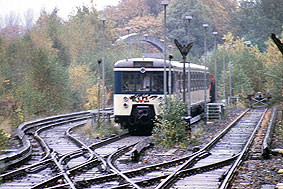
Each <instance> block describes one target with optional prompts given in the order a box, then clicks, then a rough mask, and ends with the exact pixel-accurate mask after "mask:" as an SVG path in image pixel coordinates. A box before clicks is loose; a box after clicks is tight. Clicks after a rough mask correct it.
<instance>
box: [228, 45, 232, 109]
mask: <svg viewBox="0 0 283 189" xmlns="http://www.w3.org/2000/svg"><path fill="white" fill-rule="evenodd" d="M228 45H229V102H228V103H229V104H230V105H231V103H232V101H231V100H232V99H231V98H232V84H231V53H232V51H231V49H232V45H233V43H228Z"/></svg>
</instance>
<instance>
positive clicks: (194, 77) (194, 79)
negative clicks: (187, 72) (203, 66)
mask: <svg viewBox="0 0 283 189" xmlns="http://www.w3.org/2000/svg"><path fill="white" fill-rule="evenodd" d="M191 75H192V76H191V78H192V79H191V81H192V84H191V90H192V91H195V87H196V73H195V72H191Z"/></svg>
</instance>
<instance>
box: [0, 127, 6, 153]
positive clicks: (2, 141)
mask: <svg viewBox="0 0 283 189" xmlns="http://www.w3.org/2000/svg"><path fill="white" fill-rule="evenodd" d="M7 146H8V136H7V135H6V134H5V133H4V131H3V130H2V129H0V150H4V149H6V148H7ZM0 154H2V152H1V151H0Z"/></svg>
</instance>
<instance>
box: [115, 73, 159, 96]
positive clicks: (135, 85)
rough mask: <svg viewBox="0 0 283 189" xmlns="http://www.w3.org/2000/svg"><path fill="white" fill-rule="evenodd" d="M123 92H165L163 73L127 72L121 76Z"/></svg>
mask: <svg viewBox="0 0 283 189" xmlns="http://www.w3.org/2000/svg"><path fill="white" fill-rule="evenodd" d="M121 91H122V92H125V93H128V92H131V91H137V92H144V91H146V92H163V73H162V72H145V73H141V72H126V73H122V74H121Z"/></svg>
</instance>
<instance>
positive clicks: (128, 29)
mask: <svg viewBox="0 0 283 189" xmlns="http://www.w3.org/2000/svg"><path fill="white" fill-rule="evenodd" d="M126 30H127V32H128V37H129V35H130V30H131V28H130V27H126ZM129 58H130V42H129V41H128V59H129Z"/></svg>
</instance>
